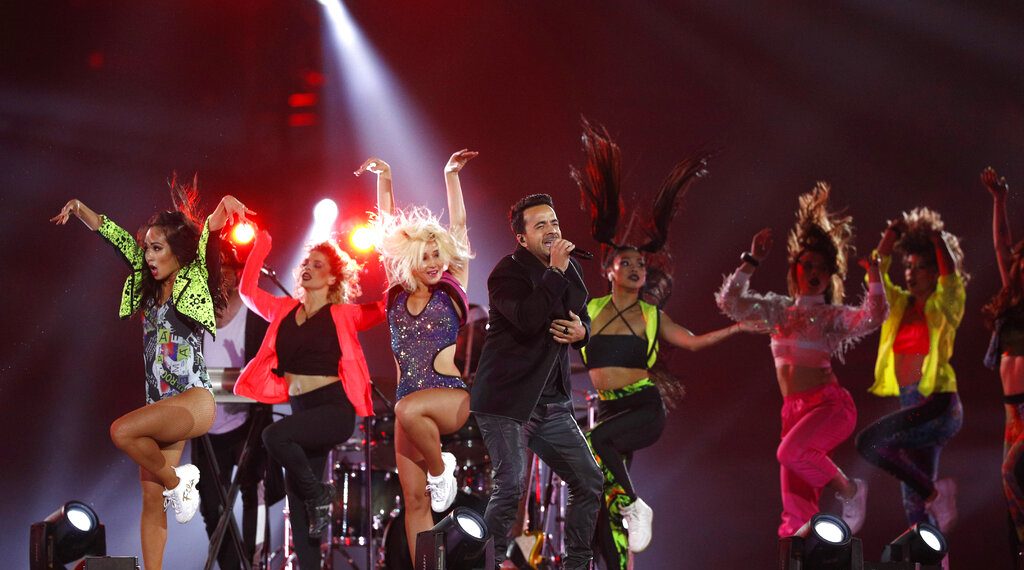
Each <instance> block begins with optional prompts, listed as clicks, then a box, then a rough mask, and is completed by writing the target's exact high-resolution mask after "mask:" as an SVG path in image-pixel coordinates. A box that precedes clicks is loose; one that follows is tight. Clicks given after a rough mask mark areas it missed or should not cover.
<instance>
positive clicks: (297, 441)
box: [263, 383, 356, 570]
mask: <svg viewBox="0 0 1024 570" xmlns="http://www.w3.org/2000/svg"><path fill="white" fill-rule="evenodd" d="M288 401H289V402H290V403H291V406H292V415H290V416H288V417H286V418H283V419H281V420H278V421H276V422H274V423H273V424H272V425H270V426H268V427H267V428H266V429H265V430H263V443H264V444H266V446H267V451H268V452H269V453H270V456H271V457H273V458H274V459H276V460H277V461H278V462H280V463H281V465H284V469H285V485H286V488H287V492H288V509H289V511H290V513H291V514H290V515H289V516H288V518H289V520H290V521H291V526H292V542H293V543H294V545H295V554H296V555H297V556H298V558H299V567H300V568H302V569H303V570H308V569H311V568H319V567H320V539H314V538H310V536H309V518H308V517H307V516H306V504H305V503H306V501H307V500H310V499H316V498H317V497H319V496H320V493H321V489H322V487H321V485H322V483H321V481H322V480H323V472H324V465H325V464H326V463H327V454H328V452H330V450H331V448H332V447H334V446H335V445H337V444H339V443H342V442H344V441H346V440H348V438H349V436H351V435H352V430H353V429H354V428H355V423H356V412H355V410H354V409H353V408H352V403H351V402H349V401H348V398H347V397H346V396H345V392H344V391H343V390H342V387H341V384H340V383H333V384H328V385H327V386H324V387H323V388H318V389H316V390H313V391H312V392H307V393H305V394H299V395H297V396H290V397H289V398H288Z"/></svg>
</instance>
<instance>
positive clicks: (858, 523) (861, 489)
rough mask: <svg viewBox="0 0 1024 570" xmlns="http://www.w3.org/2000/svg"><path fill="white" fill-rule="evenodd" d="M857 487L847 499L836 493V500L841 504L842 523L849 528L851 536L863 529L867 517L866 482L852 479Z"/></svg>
mask: <svg viewBox="0 0 1024 570" xmlns="http://www.w3.org/2000/svg"><path fill="white" fill-rule="evenodd" d="M853 482H854V483H855V484H856V485H857V492H856V493H855V494H854V495H853V497H850V498H849V499H844V498H843V497H842V495H840V494H838V493H836V498H837V499H839V501H840V502H842V503H843V514H842V517H843V521H845V522H846V525H847V526H849V527H850V533H851V534H857V533H858V532H860V529H861V528H863V527H864V518H865V515H867V510H868V509H867V503H868V482H867V481H865V480H863V479H854V480H853Z"/></svg>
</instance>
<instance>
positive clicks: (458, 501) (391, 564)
mask: <svg viewBox="0 0 1024 570" xmlns="http://www.w3.org/2000/svg"><path fill="white" fill-rule="evenodd" d="M455 507H468V508H470V509H473V510H474V511H476V512H477V513H479V514H480V516H483V514H484V509H486V508H487V501H486V500H484V499H482V498H480V497H477V496H475V495H470V494H467V493H459V494H458V495H456V496H455V502H454V503H452V507H451V508H450V509H448V510H447V511H445V512H443V513H432V514H433V515H434V524H437V523H439V522H441V519H443V518H444V517H446V516H448V513H450V512H452V511H453V510H455ZM381 549H382V550H383V551H384V566H383V567H384V568H387V569H388V570H413V567H412V557H411V556H410V555H409V541H408V540H407V539H406V538H405V509H402V512H400V513H399V514H398V516H396V517H394V518H392V519H391V520H390V521H388V526H387V528H385V529H384V542H383V544H382V546H381Z"/></svg>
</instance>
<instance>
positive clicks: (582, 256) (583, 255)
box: [569, 247, 594, 259]
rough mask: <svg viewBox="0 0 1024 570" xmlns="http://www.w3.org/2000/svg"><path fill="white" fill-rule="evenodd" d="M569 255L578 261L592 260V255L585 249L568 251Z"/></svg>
mask: <svg viewBox="0 0 1024 570" xmlns="http://www.w3.org/2000/svg"><path fill="white" fill-rule="evenodd" d="M569 255H571V256H573V257H578V258H580V259H594V254H593V253H590V252H589V251H587V250H585V249H580V248H578V247H577V248H575V249H573V250H572V251H570V252H569Z"/></svg>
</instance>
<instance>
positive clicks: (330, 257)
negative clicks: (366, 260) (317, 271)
mask: <svg viewBox="0 0 1024 570" xmlns="http://www.w3.org/2000/svg"><path fill="white" fill-rule="evenodd" d="M313 252H319V253H321V254H323V255H324V257H326V258H327V262H328V263H329V264H330V266H331V275H333V276H334V277H335V281H334V284H333V285H331V286H329V287H328V289H327V301H328V302H329V303H348V302H349V301H351V300H353V299H355V298H356V297H358V296H359V295H362V293H363V291H362V288H361V287H360V286H359V272H360V271H362V270H363V266H362V265H361V264H359V262H357V261H356V260H354V259H352V256H350V255H349V254H348V253H347V252H345V250H343V249H341V246H339V245H338V242H336V241H334V240H333V239H329V240H327V241H322V242H320V243H314V244H310V245H308V246H306V257H309V255H310V254H312V253H313ZM292 273H293V274H294V275H295V277H296V279H295V282H296V283H301V280H300V279H299V278H298V276H299V275H300V274H301V273H302V266H301V265H300V266H299V267H296V268H295V269H293V270H292ZM305 291H306V290H305V289H304V288H303V287H302V286H301V285H296V287H295V297H296V298H298V299H302V298H303V297H304V296H305Z"/></svg>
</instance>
